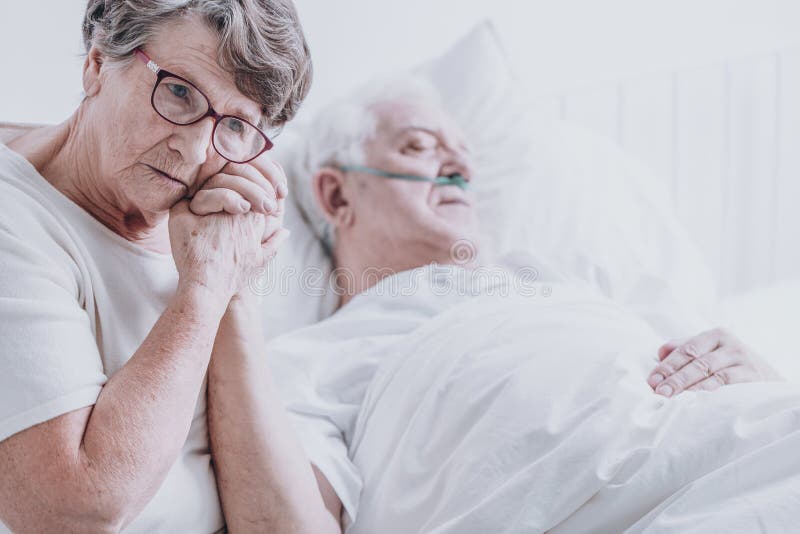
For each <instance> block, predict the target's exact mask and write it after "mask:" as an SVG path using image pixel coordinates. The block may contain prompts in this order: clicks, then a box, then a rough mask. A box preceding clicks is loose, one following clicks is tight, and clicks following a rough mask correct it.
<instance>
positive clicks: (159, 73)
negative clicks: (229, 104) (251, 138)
mask: <svg viewBox="0 0 800 534" xmlns="http://www.w3.org/2000/svg"><path fill="white" fill-rule="evenodd" d="M134 54H135V55H136V57H137V58H138V59H139V60H140V61H141V62H142V63H144V65H145V66H146V67H147V68H148V69H150V70H151V71H153V73H154V74H155V75H156V83H155V85H154V86H153V92H152V94H151V95H150V105H151V106H153V110H154V111H155V112H156V113H158V116H159V117H161V118H162V119H164V120H165V121H167V122H168V123H170V124H174V125H175V126H191V125H192V124H197V123H198V122H200V121H202V120H204V119H207V118H208V117H211V118H212V119H214V129H213V130H212V131H211V144H212V145H213V146H214V150H216V151H217V154H219V155H220V156H222V157H223V158H225V159H226V160H228V161H230V162H231V163H248V162H250V161H253V160H254V159H256V158H257V157H259V156H260V155H261V154H263V153H264V152H267V151H268V150H270V149H272V147H273V146H274V145H273V143H272V141H271V140H270V138H269V137H267V134H265V133H264V132H263V131H261V128H259V127H258V126H256V125H255V124H253V123H252V122H250V121H248V120H246V119H243V118H241V117H238V116H236V115H222V114H220V113H217V111H216V110H215V109H214V108H213V107H212V106H211V101H210V100H209V99H208V97H207V96H206V94H205V93H203V91H201V90H200V88H199V87H197V86H196V85H195V84H194V83H193V82H191V81H189V80H187V79H186V78H184V77H183V76H178V75H177V74H175V73H172V72H169V71H167V70H164V69H162V68H161V67H159V66H158V64H157V63H156V62H155V61H153V60H152V59H150V56H148V55H147V54H145V53H144V51H143V50H142V49H141V48H137V49H136V50H134ZM166 77H170V78H176V79H178V80H181V81H183V82H186V83H187V84H189V85H190V86H192V87H193V88H194V89H196V90H197V92H198V93H200V94H201V95H203V98H205V99H206V104H207V105H208V111H206V113H205V114H204V115H202V116H201V117H199V118H198V119H195V120H193V121H192V122H187V123H180V122H175V121H172V120H170V119H168V118H167V117H165V116H164V115H162V114H161V112H160V111H158V108H157V107H156V103H155V98H156V89H158V86H159V84H160V83H161V80H163V79H164V78H166ZM225 118H232V119H236V120H239V121H242V122H244V123H246V124H248V125H250V126H252V127H253V128H255V129H256V131H257V132H258V133H259V134H261V137H263V138H264V148H262V149H261V151H260V152H259V153H258V154H256V155H255V156H253V157H252V158H249V159H247V160H244V161H235V160H232V159H229V158H227V157H225V156H224V155H223V154H222V152H220V150H219V148H217V143H216V141H214V134H215V133H216V132H217V126H218V125H219V122H220V121H221V120H223V119H225Z"/></svg>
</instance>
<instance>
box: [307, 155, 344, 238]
mask: <svg viewBox="0 0 800 534" xmlns="http://www.w3.org/2000/svg"><path fill="white" fill-rule="evenodd" d="M312 187H313V189H314V196H315V197H316V198H317V204H318V205H319V207H320V208H321V209H322V213H323V214H324V215H325V218H326V219H327V220H328V222H329V223H331V224H332V225H333V226H335V227H336V228H339V227H342V226H348V225H350V224H352V222H353V206H352V204H351V203H350V201H349V199H348V197H347V194H346V191H345V187H344V172H342V171H341V170H339V169H336V168H334V167H323V168H321V169H320V170H318V171H317V173H316V174H315V175H314V179H313V181H312Z"/></svg>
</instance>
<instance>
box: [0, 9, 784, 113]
mask: <svg viewBox="0 0 800 534" xmlns="http://www.w3.org/2000/svg"><path fill="white" fill-rule="evenodd" d="M296 3H297V6H298V9H299V11H300V14H301V17H302V20H303V22H304V25H305V28H306V32H307V34H308V38H309V41H310V43H311V46H312V49H313V54H314V57H315V63H316V73H317V76H316V83H315V85H314V87H313V89H312V93H311V95H310V98H309V101H308V108H309V109H313V108H314V107H317V106H319V105H320V103H321V102H323V101H324V100H326V99H327V98H329V97H330V96H331V95H334V94H337V93H341V92H343V91H344V90H346V89H347V88H348V87H350V86H352V85H353V84H354V83H357V82H359V81H363V80H366V79H368V78H369V77H371V76H373V75H374V74H376V73H380V72H391V71H393V70H396V69H398V68H402V67H406V66H409V65H412V64H414V63H416V62H417V61H420V60H422V59H425V58H427V57H430V56H432V55H435V54H436V53H437V52H438V51H440V50H443V49H444V48H445V47H446V45H447V44H448V43H450V42H452V41H453V40H454V39H455V38H456V37H458V36H459V35H461V34H462V33H464V32H465V31H466V30H467V28H469V27H470V26H471V25H472V24H473V23H475V22H476V21H478V20H479V19H481V18H484V17H491V18H493V19H494V20H495V22H496V23H497V25H498V27H499V29H500V31H501V33H502V34H503V35H504V38H505V39H506V42H507V43H508V45H509V52H510V54H511V56H512V59H513V60H514V61H515V62H516V64H517V65H518V67H519V71H520V76H521V77H522V78H523V79H524V81H525V82H526V83H527V86H528V87H529V88H530V89H531V90H532V91H533V92H535V93H554V92H558V91H561V90H562V89H564V88H566V87H571V86H575V85H582V84H586V83H595V82H597V81H598V80H600V79H612V78H617V77H619V76H623V75H628V74H634V73H640V72H643V71H653V70H663V69H672V68H675V67H679V66H684V65H690V64H702V63H707V62H710V61H713V60H715V59H718V58H720V57H723V56H728V55H732V54H733V55H739V54H742V53H748V52H751V51H763V50H769V49H774V48H778V47H782V46H784V45H786V44H787V43H790V42H800V2H798V1H797V0H649V1H648V0H549V1H548V0H494V1H492V2H486V1H485V0H404V1H402V2H398V1H397V0H296ZM84 6H85V0H27V1H21V0H0V50H2V55H1V56H0V67H2V72H3V75H2V80H3V83H0V120H12V121H22V122H53V121H57V120H60V119H62V118H64V117H65V116H67V115H68V114H69V113H70V111H71V110H72V109H73V108H74V107H75V105H76V103H77V102H78V101H79V99H80V67H81V57H80V56H81V52H82V47H81V42H80V23H81V18H82V15H83V8H84ZM21 75H22V76H21Z"/></svg>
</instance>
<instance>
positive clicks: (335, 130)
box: [286, 76, 441, 252]
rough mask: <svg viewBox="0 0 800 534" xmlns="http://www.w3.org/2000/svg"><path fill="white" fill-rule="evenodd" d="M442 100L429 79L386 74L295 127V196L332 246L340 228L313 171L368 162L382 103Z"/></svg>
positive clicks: (290, 169)
mask: <svg viewBox="0 0 800 534" xmlns="http://www.w3.org/2000/svg"><path fill="white" fill-rule="evenodd" d="M409 101H410V102H420V103H427V104H431V105H434V106H439V105H440V104H441V99H440V97H439V93H438V92H437V91H436V89H435V87H434V86H433V85H432V84H431V83H430V82H428V81H427V80H425V79H423V78H419V77H414V76H405V77H403V78H391V79H381V80H377V81H373V82H370V83H369V84H366V85H364V86H361V87H360V88H358V89H356V90H355V91H352V92H351V93H350V94H349V95H348V96H347V97H345V98H342V99H340V100H338V101H335V102H333V103H332V104H330V105H328V106H326V107H325V108H324V109H323V110H322V111H320V112H318V113H317V114H316V115H315V116H314V118H313V119H312V120H311V122H309V123H307V124H304V125H303V126H302V127H300V128H298V131H297V132H295V133H296V134H298V135H297V136H298V137H299V138H300V140H299V143H300V145H299V147H298V149H297V151H296V152H295V153H293V154H291V157H290V160H289V161H288V162H287V169H286V170H287V175H288V177H289V180H290V182H291V183H290V186H291V191H292V195H293V196H294V199H295V202H296V203H297V205H298V207H299V208H300V211H301V212H302V214H303V216H304V217H305V219H306V220H307V222H308V223H309V225H310V226H311V228H312V230H313V231H314V233H315V234H316V236H317V237H318V238H319V239H320V240H321V241H322V242H323V244H324V245H325V247H326V248H327V249H328V251H329V252H330V251H332V250H333V245H334V238H335V235H334V234H335V232H334V229H333V227H332V226H331V225H330V223H328V221H327V219H326V218H325V216H324V215H323V213H322V209H321V208H320V206H319V204H318V203H317V199H316V196H315V195H314V189H313V183H312V181H313V179H314V175H315V174H316V173H317V171H319V170H320V169H322V168H323V167H344V166H350V165H364V164H365V163H366V156H367V155H366V153H365V150H364V148H365V145H366V143H367V142H368V141H369V140H370V139H371V138H372V137H373V136H374V135H375V132H376V128H377V126H378V119H377V117H376V114H375V111H376V107H377V106H378V105H380V104H387V103H392V102H409Z"/></svg>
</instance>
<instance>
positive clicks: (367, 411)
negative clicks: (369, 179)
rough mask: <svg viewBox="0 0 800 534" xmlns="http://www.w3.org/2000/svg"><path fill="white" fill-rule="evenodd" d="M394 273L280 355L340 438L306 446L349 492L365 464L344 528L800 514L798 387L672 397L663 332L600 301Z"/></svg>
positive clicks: (638, 522) (563, 527)
mask: <svg viewBox="0 0 800 534" xmlns="http://www.w3.org/2000/svg"><path fill="white" fill-rule="evenodd" d="M406 276H408V275H407V274H406ZM426 280H428V281H430V278H426V277H421V278H419V279H417V282H418V283H421V282H425V281H426ZM543 281H544V282H547V279H546V278H544V279H543ZM391 283H392V279H386V280H384V282H382V283H380V284H378V285H377V286H375V287H374V288H373V290H371V291H370V293H369V294H368V295H362V296H359V297H357V298H356V299H354V300H353V301H351V302H350V303H349V304H348V305H347V306H346V307H345V308H344V309H343V310H341V311H340V312H339V313H337V314H336V315H334V316H333V317H332V318H330V319H328V320H326V321H323V322H322V323H320V324H319V325H316V326H311V327H307V328H305V329H303V330H301V331H298V332H295V333H294V334H290V335H289V336H287V337H283V338H280V339H279V340H276V341H275V342H274V344H273V348H274V349H275V350H273V351H272V353H271V354H272V358H273V360H274V361H276V363H277V364H278V369H279V373H278V374H279V376H278V382H279V383H281V384H282V385H283V386H284V394H285V396H286V401H287V406H288V408H289V410H290V412H291V413H292V414H293V417H294V418H295V421H296V422H298V421H300V422H299V423H298V424H299V426H303V427H305V431H304V432H306V433H307V432H308V431H309V429H311V431H313V426H314V425H319V424H320V423H321V422H322V423H324V425H325V437H326V439H327V440H328V442H329V444H328V445H327V446H326V445H325V444H324V443H323V442H322V441H320V440H314V442H311V441H310V440H304V443H305V444H306V446H307V447H308V448H309V449H310V451H309V452H310V455H311V456H312V461H315V463H316V462H319V463H318V465H320V467H321V468H322V471H323V472H324V473H325V474H326V476H328V478H329V479H330V480H332V481H334V487H335V489H337V491H338V490H339V489H340V488H341V487H343V485H342V483H341V481H342V480H344V479H346V478H347V477H351V478H352V476H353V475H354V474H355V475H356V476H358V477H359V478H360V481H358V482H359V483H351V484H349V485H347V486H346V487H345V490H347V491H350V492H353V491H358V488H359V487H360V488H361V490H360V492H359V494H358V495H355V496H354V495H352V494H351V495H347V498H346V501H347V505H348V512H349V513H350V514H352V516H354V517H355V521H354V522H353V523H352V524H351V525H349V528H348V530H347V532H348V534H366V533H375V532H381V533H385V534H392V533H398V534H399V533H403V534H408V533H416V532H425V533H439V534H444V533H453V534H455V533H458V534H471V533H474V534H484V533H487V532H491V533H493V534H494V533H505V532H508V533H529V532H543V531H550V532H569V533H571V532H592V533H595V532H609V533H610V532H614V533H618V532H626V531H627V532H709V531H714V530H718V531H724V532H734V533H735V532H741V533H745V532H748V533H749V532H754V531H759V530H761V531H767V532H785V531H789V529H790V528H792V526H793V525H794V520H795V513H796V510H798V509H800V455H798V454H797V450H800V449H799V447H800V386H798V385H796V384H791V383H769V384H745V385H737V386H729V387H726V388H723V389H722V390H719V391H717V392H714V393H705V392H701V393H684V394H682V395H680V396H678V397H676V398H674V399H664V398H662V397H659V396H656V395H655V394H654V393H653V392H652V390H651V389H650V388H649V387H648V386H647V384H646V382H645V377H646V376H647V373H648V372H649V371H650V370H651V369H652V367H653V365H654V364H655V361H656V360H655V351H656V349H657V347H658V346H659V344H660V343H661V342H662V341H663V338H662V337H661V336H659V335H657V334H656V333H655V332H654V331H653V329H652V328H651V327H650V326H649V325H648V324H646V323H645V322H644V321H642V320H641V319H639V318H638V317H636V316H635V315H632V314H631V313H629V312H627V311H624V310H622V309H621V308H620V307H619V306H617V305H615V304H613V303H611V302H610V301H607V300H604V299H602V298H600V297H597V296H596V295H593V294H587V293H586V291H584V290H579V289H575V288H574V287H573V286H568V285H565V284H563V283H559V282H553V283H552V284H551V285H550V287H551V289H552V291H551V292H550V293H549V296H544V295H545V294H544V293H542V292H541V291H540V292H539V293H537V296H534V297H531V296H527V297H522V296H516V297H515V296H513V292H512V293H511V294H510V296H507V297H506V296H503V293H502V292H494V293H493V294H490V293H488V292H486V291H483V292H482V293H481V294H479V295H477V296H472V297H470V298H462V299H452V298H446V297H445V296H442V295H439V294H437V292H441V291H442V288H441V287H438V286H437V285H436V284H434V283H433V282H431V283H430V284H429V285H428V286H424V287H423V286H420V285H418V286H417V288H416V291H415V292H411V293H408V294H405V295H399V294H398V293H397V292H396V291H395V292H392V291H390V290H387V285H390V284H391ZM401 287H402V284H401ZM540 289H541V288H540ZM415 298H417V299H419V300H418V301H417V302H415V301H414V299H415ZM445 304H446V305H445ZM398 316H399V318H398ZM362 356H363V358H362ZM358 362H362V363H361V364H359V363H358ZM364 362H366V364H364ZM287 369H291V372H290V373H288V374H287ZM309 392H313V394H309ZM303 420H305V422H306V423H309V424H307V425H304V424H303V423H302V421H303ZM304 432H301V435H303V434H304ZM344 451H346V453H347V458H338V459H337V458H336V455H342V454H343V453H344ZM337 464H339V465H346V469H347V472H346V473H344V476H343V475H342V473H338V472H337V471H336V469H337V467H336V466H337ZM337 481H338V482H337ZM337 486H339V487H337Z"/></svg>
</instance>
